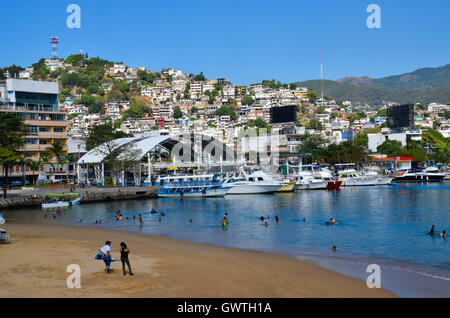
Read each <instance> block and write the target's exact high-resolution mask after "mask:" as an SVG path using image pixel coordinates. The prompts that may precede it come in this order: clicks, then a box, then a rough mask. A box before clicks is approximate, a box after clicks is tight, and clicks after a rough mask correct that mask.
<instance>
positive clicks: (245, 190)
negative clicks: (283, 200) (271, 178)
mask: <svg viewBox="0 0 450 318" xmlns="http://www.w3.org/2000/svg"><path fill="white" fill-rule="evenodd" d="M279 188H280V186H279V185H272V184H270V185H269V184H260V185H258V184H245V185H235V186H233V187H232V188H231V189H230V190H229V191H228V192H227V195H238V194H267V193H274V192H275V191H277V190H278V189H279Z"/></svg>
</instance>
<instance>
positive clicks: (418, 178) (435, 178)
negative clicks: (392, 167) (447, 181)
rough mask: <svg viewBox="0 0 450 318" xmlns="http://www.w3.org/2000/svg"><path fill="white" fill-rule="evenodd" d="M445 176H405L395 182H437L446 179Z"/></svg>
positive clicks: (399, 177) (398, 177) (397, 178)
mask: <svg viewBox="0 0 450 318" xmlns="http://www.w3.org/2000/svg"><path fill="white" fill-rule="evenodd" d="M444 177H445V176H444V175H403V176H397V177H396V178H395V181H403V182H437V181H442V180H443V179H444Z"/></svg>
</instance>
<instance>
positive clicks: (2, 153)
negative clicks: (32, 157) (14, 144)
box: [0, 147, 19, 186]
mask: <svg viewBox="0 0 450 318" xmlns="http://www.w3.org/2000/svg"><path fill="white" fill-rule="evenodd" d="M18 159H19V157H18V155H17V153H16V152H14V151H12V150H10V149H8V148H3V147H0V165H1V166H2V168H3V175H4V176H5V183H4V186H5V185H6V186H8V185H9V182H8V175H9V169H10V168H11V167H13V166H14V165H15V164H16V162H17V160H18Z"/></svg>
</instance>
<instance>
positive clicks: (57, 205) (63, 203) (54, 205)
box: [42, 197, 81, 209]
mask: <svg viewBox="0 0 450 318" xmlns="http://www.w3.org/2000/svg"><path fill="white" fill-rule="evenodd" d="M80 202H81V197H78V198H76V199H72V200H67V201H54V202H51V203H42V208H44V209H51V208H60V207H61V208H62V207H66V206H72V205H76V204H80Z"/></svg>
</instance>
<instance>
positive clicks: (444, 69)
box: [337, 64, 450, 90]
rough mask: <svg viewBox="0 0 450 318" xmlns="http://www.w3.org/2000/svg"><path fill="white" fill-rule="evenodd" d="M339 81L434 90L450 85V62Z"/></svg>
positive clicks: (340, 80)
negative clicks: (392, 73) (401, 71)
mask: <svg viewBox="0 0 450 318" xmlns="http://www.w3.org/2000/svg"><path fill="white" fill-rule="evenodd" d="M337 82H340V83H345V84H353V85H356V86H375V87H383V88H399V89H423V90H433V89H435V88H438V87H444V86H450V64H447V65H445V66H440V67H435V68H433V67H427V68H421V69H418V70H416V71H414V72H410V73H405V74H401V75H394V76H388V77H383V78H377V79H372V78H370V77H346V78H342V79H339V80H337Z"/></svg>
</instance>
